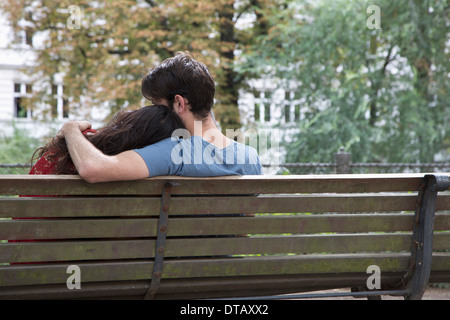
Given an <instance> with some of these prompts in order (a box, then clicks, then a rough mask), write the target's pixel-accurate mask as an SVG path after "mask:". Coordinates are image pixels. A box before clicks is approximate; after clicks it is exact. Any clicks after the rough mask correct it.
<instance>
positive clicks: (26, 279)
mask: <svg viewBox="0 0 450 320" xmlns="http://www.w3.org/2000/svg"><path fill="white" fill-rule="evenodd" d="M409 258H410V257H409V254H407V253H399V254H354V255H347V254H336V255H326V254H324V255H301V256H283V257H246V258H235V259H215V260H211V259H210V260H206V259H196V260H167V261H165V264H164V269H163V279H174V278H189V277H194V278H202V277H216V276H248V275H272V274H274V275H279V274H285V275H289V274H321V273H336V272H338V273H345V272H358V273H364V274H366V270H367V267H368V266H370V265H378V266H379V267H380V269H381V271H382V272H404V271H406V269H407V266H408V263H409ZM70 264H71V263H66V264H57V263H54V264H40V265H39V266H36V265H34V266H33V265H15V266H10V267H8V266H6V267H5V266H0V287H1V286H14V285H17V286H20V285H36V284H56V283H66V281H67V278H68V277H69V274H68V273H67V272H66V271H67V267H68V266H69V265H70ZM77 265H78V266H79V267H80V270H81V281H82V282H86V283H87V282H102V281H123V280H124V281H125V280H146V279H147V280H148V279H149V278H150V275H151V273H152V269H153V263H152V262H151V261H138V260H136V261H121V262H110V263H108V262H101V263H100V262H90V263H88V262H80V263H78V264H77ZM449 268H450V254H449V253H434V254H433V260H432V270H433V271H439V270H449ZM163 281H164V280H163Z"/></svg>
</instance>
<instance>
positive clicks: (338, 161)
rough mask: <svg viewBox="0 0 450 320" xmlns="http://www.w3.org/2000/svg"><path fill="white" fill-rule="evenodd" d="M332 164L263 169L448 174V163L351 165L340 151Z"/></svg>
mask: <svg viewBox="0 0 450 320" xmlns="http://www.w3.org/2000/svg"><path fill="white" fill-rule="evenodd" d="M334 159H335V162H333V163H283V164H278V165H276V166H275V165H271V164H263V167H265V168H275V167H277V168H279V170H278V173H283V172H287V173H291V174H333V173H339V174H351V173H421V172H450V163H449V162H434V163H378V162H374V163H352V161H351V154H350V153H347V152H345V150H343V149H341V150H339V152H338V153H336V154H335V155H334Z"/></svg>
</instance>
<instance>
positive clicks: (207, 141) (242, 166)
mask: <svg viewBox="0 0 450 320" xmlns="http://www.w3.org/2000/svg"><path fill="white" fill-rule="evenodd" d="M142 93H143V95H144V97H145V98H147V99H149V100H151V101H152V103H154V104H163V105H167V106H168V107H170V108H172V109H173V111H174V112H175V113H176V114H177V115H178V116H179V117H180V118H181V120H182V121H183V124H184V125H185V127H186V130H185V131H184V132H179V133H178V134H177V135H176V136H174V137H172V138H168V139H165V140H162V141H160V142H158V143H155V144H153V145H150V146H147V147H145V148H142V149H136V150H129V151H125V152H122V153H120V154H118V155H115V156H107V155H105V154H103V153H102V152H101V151H100V150H98V149H96V148H95V147H94V146H93V145H92V144H91V143H90V142H89V141H87V140H86V139H85V138H84V137H83V135H82V133H81V132H82V131H84V130H86V129H89V128H90V123H89V122H87V121H69V122H67V123H65V124H64V125H63V127H62V128H61V130H60V132H59V133H58V135H59V136H61V137H65V139H66V143H67V146H68V149H69V152H70V156H71V158H72V161H73V163H74V165H75V167H76V169H77V171H78V173H79V175H80V176H81V177H82V178H83V179H85V180H86V181H88V182H91V183H95V182H105V181H117V180H137V179H143V178H146V177H153V176H158V175H182V176H222V175H238V174H239V175H244V174H261V164H260V162H259V158H258V154H257V152H256V150H255V149H253V148H250V147H247V146H245V145H243V144H240V143H236V142H235V141H233V140H231V139H228V138H227V137H226V136H224V135H223V134H222V132H221V131H220V130H219V129H218V128H217V126H216V124H215V122H214V119H213V118H212V114H211V108H212V106H213V101H214V93H215V85H214V79H213V78H212V76H211V75H210V73H209V71H208V69H207V68H206V66H205V65H204V64H202V63H201V62H199V61H196V60H195V59H193V58H192V57H190V56H189V55H188V54H186V53H178V54H177V55H175V56H174V57H172V58H169V59H166V60H165V61H163V62H162V63H161V65H159V66H158V67H156V68H154V69H153V70H152V71H150V73H149V74H148V75H147V76H146V77H145V78H144V79H143V81H142ZM179 135H181V136H183V138H184V139H180V138H178V136H179Z"/></svg>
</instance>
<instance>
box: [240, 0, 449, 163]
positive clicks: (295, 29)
mask: <svg viewBox="0 0 450 320" xmlns="http://www.w3.org/2000/svg"><path fill="white" fill-rule="evenodd" d="M370 5H377V6H379V8H380V10H381V29H373V30H371V29H369V28H368V27H367V25H366V22H367V19H368V18H369V17H370V14H368V13H367V8H368V7H369V6H370ZM448 16H449V6H448V3H447V1H422V0H414V1H407V0H398V1H388V0H380V1H365V0H337V1H317V2H314V3H313V2H310V1H302V0H297V1H292V2H289V6H288V8H287V9H286V10H283V11H277V10H274V11H273V12H272V14H270V15H268V18H269V22H270V25H271V28H270V31H269V33H268V34H267V36H260V37H259V38H258V39H257V41H256V44H255V45H254V46H253V47H252V48H251V49H250V50H248V51H247V53H246V54H245V55H244V57H245V59H244V63H243V64H242V69H241V70H243V72H245V73H246V74H251V75H252V76H257V75H261V74H266V75H268V76H272V77H276V78H279V79H281V81H280V87H282V88H283V87H287V86H288V85H291V84H292V83H295V84H297V93H296V94H297V95H298V96H300V98H301V99H302V101H304V102H303V105H302V106H301V110H302V119H301V121H300V124H299V133H298V134H297V135H296V136H295V139H294V141H295V142H294V143H291V144H290V145H288V146H287V152H288V153H287V161H288V162H313V161H314V162H315V161H319V162H324V161H332V159H331V157H332V155H333V153H335V152H336V151H337V150H338V149H339V148H340V147H345V148H346V151H348V152H351V153H352V159H353V161H355V162H365V161H371V162H372V161H387V162H416V161H421V162H431V161H433V157H434V156H435V155H436V154H438V153H441V154H443V153H445V151H448V150H449V146H450V145H449V140H450V139H449V135H450V125H449V121H450V112H449V103H448V101H450V96H449V94H450V90H449V89H450V83H449V78H448V73H449V71H450V70H449V63H448V61H449V52H450V48H449V45H448V41H447V33H448Z"/></svg>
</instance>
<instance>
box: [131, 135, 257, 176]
mask: <svg viewBox="0 0 450 320" xmlns="http://www.w3.org/2000/svg"><path fill="white" fill-rule="evenodd" d="M134 151H136V152H137V153H138V154H139V155H140V156H141V157H142V158H143V159H144V161H145V163H146V165H147V168H148V171H149V173H150V175H149V176H150V177H154V176H166V175H177V176H186V177H215V176H228V175H260V174H262V168H261V163H260V161H259V157H258V153H257V152H256V150H255V149H254V148H252V147H249V146H246V145H244V144H242V143H238V142H236V141H232V142H231V143H230V145H228V146H227V147H225V148H223V149H220V148H217V147H216V146H214V145H212V144H210V143H209V142H207V141H206V140H204V139H203V138H202V137H199V136H191V137H190V138H189V139H180V138H177V137H172V138H167V139H164V140H161V141H159V142H157V143H155V144H152V145H149V146H146V147H144V148H141V149H134Z"/></svg>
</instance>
